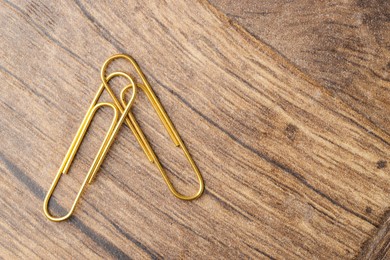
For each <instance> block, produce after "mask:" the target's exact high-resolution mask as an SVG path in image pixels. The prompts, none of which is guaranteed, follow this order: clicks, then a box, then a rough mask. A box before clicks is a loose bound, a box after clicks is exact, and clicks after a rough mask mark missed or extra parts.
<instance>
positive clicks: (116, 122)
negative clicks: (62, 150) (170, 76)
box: [43, 72, 137, 221]
mask: <svg viewBox="0 0 390 260" xmlns="http://www.w3.org/2000/svg"><path fill="white" fill-rule="evenodd" d="M116 76H122V77H125V78H127V79H128V80H129V81H130V83H131V84H130V85H131V86H132V87H133V88H134V89H133V93H132V95H131V98H130V102H129V103H128V104H127V106H126V108H125V109H124V110H123V111H119V109H118V107H117V106H116V105H115V104H114V103H108V102H101V103H98V100H99V98H100V96H101V95H102V93H103V90H104V89H106V90H108V89H110V87H109V86H108V81H109V80H111V79H112V78H113V77H116ZM130 85H129V86H130ZM110 91H111V89H110ZM136 92H137V88H136V87H135V84H134V81H133V79H132V78H131V77H130V76H129V75H127V74H126V73H123V72H114V73H112V74H110V75H109V76H108V77H107V79H104V80H103V83H102V84H101V86H100V88H99V90H98V92H97V93H96V95H95V97H94V99H93V101H92V103H91V105H90V107H89V109H88V111H87V113H86V115H85V117H84V119H83V121H82V123H81V125H80V127H79V129H78V131H77V133H76V136H75V138H74V139H73V141H72V144H71V145H70V148H69V150H68V152H67V154H66V155H65V158H64V160H63V162H62V164H61V166H60V168H59V170H58V172H57V175H56V177H55V179H54V181H53V183H52V185H51V186H50V189H49V191H48V193H47V195H46V197H45V200H44V203H43V212H44V213H45V216H46V217H47V218H48V219H50V220H52V221H63V220H65V219H67V218H69V217H70V216H71V215H72V213H73V211H74V209H75V207H76V205H77V202H78V201H79V199H80V197H81V194H82V193H83V191H84V189H85V186H86V184H87V183H91V181H92V180H93V178H94V176H95V175H96V173H97V171H98V170H99V168H100V165H101V164H102V162H103V160H104V158H105V156H106V154H107V152H108V150H109V148H110V146H111V145H112V143H113V141H114V139H115V136H116V135H117V133H118V132H119V129H120V127H121V125H122V124H123V122H124V121H125V119H126V117H127V116H126V115H127V114H128V112H129V111H130V109H131V106H132V104H133V102H134V100H135V96H136ZM105 106H106V107H111V108H112V109H113V110H114V116H113V120H112V122H111V125H110V128H109V130H108V132H107V134H106V136H105V137H104V140H103V143H102V144H101V146H100V148H99V150H98V153H97V155H96V157H95V159H94V161H93V163H92V165H91V167H90V169H89V171H88V173H87V175H86V177H85V179H84V181H83V183H82V185H81V188H80V190H79V191H78V193H77V195H76V198H75V200H74V202H73V204H72V206H71V208H70V210H69V211H68V213H67V214H66V215H65V216H62V217H55V216H53V215H52V214H51V213H50V211H49V201H50V198H51V197H52V195H53V192H54V190H55V188H56V187H57V184H58V182H59V180H60V179H61V177H62V174H66V173H68V171H69V168H70V167H71V165H72V162H73V160H74V157H75V155H76V153H77V151H78V149H79V147H80V145H81V142H82V141H83V139H84V136H85V134H86V132H87V130H88V127H89V125H90V124H91V122H92V119H93V117H94V116H95V113H96V112H97V110H98V109H100V108H102V107H105ZM119 112H121V113H122V115H121V117H120V118H119ZM118 118H119V119H118Z"/></svg>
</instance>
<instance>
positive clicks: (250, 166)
mask: <svg viewBox="0 0 390 260" xmlns="http://www.w3.org/2000/svg"><path fill="white" fill-rule="evenodd" d="M0 12H1V15H0V22H1V25H3V26H1V27H0V28H1V29H0V30H1V34H0V44H1V45H0V47H1V48H0V52H1V53H0V54H1V57H2V59H1V63H0V71H1V75H2V78H3V84H2V89H1V90H2V91H1V93H2V94H1V99H0V113H1V115H2V116H1V118H0V120H1V122H0V126H1V127H0V131H1V135H0V137H1V139H0V141H1V144H2V149H1V152H0V159H1V160H0V171H1V175H0V190H1V196H0V205H1V206H2V210H1V211H0V214H1V218H0V219H1V220H0V229H1V231H2V234H3V235H2V237H1V238H0V248H1V250H0V257H3V258H15V257H23V258H27V257H29V258H52V257H59V258H81V257H86V258H120V259H127V258H175V259H177V258H179V259H182V258H206V257H207V258H214V259H217V258H271V259H272V258H273V259H302V258H306V259H312V258H318V259H335V258H354V257H359V256H360V257H365V256H364V255H363V253H361V250H362V249H364V250H365V251H364V252H368V251H370V252H372V253H371V255H375V254H376V255H377V256H383V255H386V252H384V251H383V250H379V251H378V250H375V248H374V249H373V248H372V247H371V245H373V244H372V243H370V242H367V241H371V240H370V239H373V238H375V237H378V236H377V235H378V232H379V231H380V230H385V229H383V224H384V223H385V222H386V220H385V219H387V209H388V198H389V197H388V194H389V181H390V176H389V174H388V173H389V170H388V163H387V162H388V161H389V159H390V158H389V157H390V155H389V153H388V151H389V144H390V136H389V135H388V131H387V130H388V129H389V126H388V121H386V120H385V119H383V120H382V121H380V120H379V119H375V120H374V119H371V118H370V116H371V117H374V116H373V115H371V114H369V113H366V112H365V111H361V110H358V109H357V108H356V107H354V106H352V105H351V104H350V103H348V102H346V100H345V99H343V98H342V97H340V95H335V94H334V93H335V92H334V91H332V90H329V88H327V87H326V86H325V87H324V86H322V85H320V84H317V83H315V81H314V80H312V79H311V77H310V76H308V75H306V74H305V73H302V72H301V71H300V70H298V69H297V68H296V67H295V66H293V65H292V64H291V62H289V61H288V60H286V59H285V58H283V57H282V56H281V55H280V54H279V53H277V52H275V51H274V50H273V48H270V47H269V46H267V45H266V44H264V43H262V42H261V41H259V40H258V39H256V38H255V37H253V35H251V34H250V33H248V32H247V31H246V30H245V29H243V28H242V27H240V26H238V25H237V24H232V23H231V21H230V20H229V19H228V18H227V17H226V16H225V15H224V14H223V13H221V12H220V11H219V10H218V9H216V8H214V7H213V6H212V5H210V4H209V3H208V2H206V1H199V2H196V3H194V2H193V1H180V2H178V1H172V2H170V1H150V2H148V3H147V4H144V3H143V1H131V2H130V3H126V4H125V3H122V2H119V1H118V2H115V3H114V4H113V3H108V2H105V1H94V2H84V1H83V2H82V1H75V2H73V1H66V2H62V3H57V2H56V3H54V2H50V1H30V2H26V1H3V2H1V8H0ZM119 52H120V53H127V54H130V55H133V56H134V58H136V60H137V61H138V62H139V64H140V65H141V68H142V69H143V70H144V72H145V74H146V76H147V77H148V79H149V81H150V83H151V85H152V87H153V89H154V90H155V92H156V93H157V95H158V97H159V99H160V100H161V103H162V104H163V105H164V107H165V109H166V110H167V112H168V114H169V115H170V116H171V119H172V121H173V122H174V124H175V126H176V127H177V129H178V131H179V133H180V134H181V136H182V138H183V140H184V141H185V143H186V144H187V146H188V148H189V150H190V152H191V154H192V155H193V157H194V159H195V161H196V162H197V164H198V166H199V168H200V170H201V172H202V173H203V176H204V178H205V181H206V192H205V194H204V195H203V196H202V197H201V198H200V199H198V200H196V201H193V202H183V201H178V200H177V199H175V198H174V197H173V196H171V195H170V194H169V192H168V190H167V187H166V186H165V184H164V183H163V180H162V178H161V176H160V175H159V173H158V171H157V169H156V168H155V166H154V165H152V164H150V163H149V162H148V161H147V159H146V157H145V156H144V154H143V153H142V151H141V149H140V147H139V146H138V144H137V143H136V141H135V139H134V137H133V136H132V135H131V134H130V132H129V130H128V129H127V128H126V127H123V129H122V131H121V133H120V135H119V136H118V138H117V140H116V142H115V144H114V145H113V147H112V148H111V150H110V152H109V154H108V156H107V158H106V160H105V162H104V164H103V167H102V169H101V170H100V172H99V173H98V176H97V178H96V180H95V181H94V182H93V184H92V185H90V186H89V187H88V188H87V190H86V192H85V194H84V195H83V199H82V202H81V203H80V204H79V206H78V207H77V209H76V212H75V215H74V217H72V218H71V219H70V220H69V221H66V222H62V223H52V222H50V221H48V220H46V219H45V218H44V216H43V214H42V209H41V208H42V202H43V198H44V195H45V192H46V191H47V189H48V188H49V186H50V184H51V181H52V180H53V178H54V174H55V172H56V170H57V167H58V166H59V165H60V163H61V160H62V158H63V156H64V155H65V152H66V149H67V148H68V146H69V145H70V142H71V140H72V138H73V135H74V133H75V132H76V130H77V127H78V125H79V123H80V122H81V119H82V117H83V116H84V113H85V111H86V110H87V107H88V104H89V102H90V101H91V99H92V97H93V94H94V93H95V91H96V90H97V88H98V86H99V84H100V82H99V68H100V66H101V64H102V63H103V62H104V60H105V59H106V58H108V57H109V56H110V55H112V54H114V53H119ZM116 66H117V67H118V68H124V64H117V65H116ZM124 69H125V70H126V68H124ZM121 84H122V82H117V83H116V85H118V86H119V85H121ZM383 84H384V87H383V93H385V94H384V96H383V98H385V97H386V95H388V85H386V84H387V83H386V82H384V83H383ZM118 88H119V87H118ZM357 99H359V98H357ZM378 102H382V103H381V104H382V107H381V110H382V111H381V112H378V113H383V114H382V115H386V113H388V111H389V104H388V102H385V100H383V101H380V100H379V101H378ZM357 103H359V102H356V104H357ZM378 104H379V103H378ZM361 106H362V107H365V106H366V105H365V103H364V102H363V101H362V103H361ZM367 111H368V110H367ZM370 111H371V110H370ZM372 111H374V110H372ZM386 111H387V112H386ZM134 113H135V115H136V116H137V118H139V121H140V124H141V125H142V127H143V128H144V129H145V132H146V134H147V136H148V137H149V139H150V140H151V143H152V145H153V147H154V148H155V150H156V151H157V153H158V155H159V157H160V158H161V160H162V161H163V162H164V165H166V167H167V169H168V170H169V172H170V177H171V178H172V179H173V181H174V182H175V184H176V185H177V186H178V187H179V188H180V190H182V191H186V192H191V191H193V190H195V188H196V181H195V178H194V176H193V174H192V173H191V172H190V171H189V167H188V165H187V164H186V162H185V160H184V158H183V156H181V154H180V151H179V149H175V148H174V147H173V144H172V143H171V141H170V140H169V138H168V136H167V134H166V133H165V131H164V129H163V127H162V126H161V125H160V124H159V123H157V122H158V118H157V116H156V115H155V114H154V112H153V110H152V109H151V106H150V105H149V104H148V103H147V100H146V99H145V97H144V96H143V95H140V96H139V99H138V100H137V102H136V104H135V107H134ZM376 115H379V114H376ZM110 116H111V115H110V112H109V111H101V112H99V114H98V118H97V120H96V121H95V122H94V123H93V126H92V129H91V130H90V131H89V133H88V137H87V138H86V140H85V142H84V143H83V145H82V147H81V150H80V153H79V155H78V157H77V159H76V162H75V165H74V166H73V167H72V170H71V172H70V174H69V175H67V176H64V178H63V180H62V181H61V184H60V185H61V187H59V190H58V191H56V192H57V193H56V196H55V197H56V200H55V202H54V203H52V204H53V205H52V207H53V208H54V209H55V210H56V211H57V212H59V213H60V212H65V211H66V209H67V208H68V207H69V205H70V203H71V202H72V198H73V197H74V195H75V193H76V192H77V191H78V184H80V182H81V180H82V179H83V177H84V176H83V174H82V173H83V172H85V171H86V170H87V169H88V166H89V165H90V163H91V161H92V158H93V154H94V153H95V152H96V149H97V148H98V145H99V140H101V137H102V136H103V134H104V132H105V130H106V129H107V127H108V123H109V122H108V121H109V120H108V119H110ZM378 118H379V116H378ZM99 138H100V139H99ZM379 233H380V232H379ZM382 233H384V234H386V233H387V230H385V231H383V232H382ZM382 237H383V239H382V240H381V241H382V242H381V243H382V244H384V245H385V244H386V243H387V242H386V241H387V239H386V237H387V236H386V235H383V236H382ZM382 248H383V247H382Z"/></svg>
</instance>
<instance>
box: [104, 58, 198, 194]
mask: <svg viewBox="0 0 390 260" xmlns="http://www.w3.org/2000/svg"><path fill="white" fill-rule="evenodd" d="M116 59H125V60H127V61H129V62H130V63H131V64H132V65H133V67H134V69H135V70H136V72H137V74H138V76H139V77H140V78H141V80H142V83H143V84H137V87H139V88H140V89H142V90H143V91H144V92H145V94H146V96H147V97H148V99H149V101H150V103H151V104H152V106H153V108H154V110H155V111H156V112H157V114H158V117H159V118H160V120H161V122H162V123H163V125H164V127H165V129H166V130H167V132H168V134H169V135H170V137H171V139H172V141H173V142H174V144H175V146H178V147H180V148H181V149H182V150H183V152H184V155H185V157H186V158H187V160H188V162H189V163H190V165H191V167H192V169H193V170H194V172H195V174H196V177H197V180H198V183H199V189H198V191H197V192H196V193H195V194H193V195H190V196H188V195H183V194H181V193H179V192H178V191H177V190H176V188H175V187H174V186H173V184H172V182H171V181H170V179H169V178H168V176H167V174H166V172H165V169H164V167H163V166H162V165H161V163H160V161H159V160H158V158H157V156H156V154H155V152H154V151H153V149H152V148H151V147H150V144H149V143H148V141H147V140H146V138H145V142H144V143H143V145H145V146H147V150H149V151H150V155H151V156H152V162H154V163H155V164H156V166H157V168H158V170H159V171H160V173H161V175H162V177H163V179H164V181H165V183H166V184H167V186H168V188H169V190H170V192H171V193H172V194H173V195H174V196H175V197H177V198H179V199H182V200H193V199H196V198H198V197H200V196H201V195H202V193H203V191H204V181H203V177H202V174H201V173H200V171H199V169H198V167H197V165H196V164H195V162H194V160H193V159H192V157H191V155H190V153H189V152H188V149H187V147H186V146H185V144H184V142H183V141H182V140H181V138H180V136H179V133H178V132H177V130H176V128H175V127H174V125H173V124H172V122H171V120H170V118H169V116H168V115H167V113H166V112H165V110H164V108H163V107H162V105H161V103H160V101H159V100H158V98H157V97H156V95H155V93H154V92H153V90H152V88H151V86H150V84H149V82H148V81H147V79H146V77H145V75H144V74H143V72H142V70H141V68H140V67H139V65H138V64H137V62H136V61H135V60H134V59H133V58H132V57H131V56H129V55H125V54H117V55H114V56H112V57H110V58H109V59H107V61H106V62H105V63H104V64H103V67H102V70H101V73H102V74H101V77H102V79H103V78H104V75H105V72H106V69H107V67H108V65H109V64H110V63H111V62H112V61H114V60H116ZM130 88H132V86H131V85H129V86H127V87H126V88H124V89H122V91H121V103H122V106H124V107H125V106H126V102H125V93H126V91H127V90H129V89H130ZM128 115H129V117H130V118H131V121H132V122H136V119H135V117H134V115H133V114H132V113H131V111H130V113H129V114H128ZM134 126H135V127H136V130H137V132H138V134H139V135H140V136H143V137H144V136H145V135H144V134H143V131H142V130H141V128H140V127H139V125H138V124H137V123H134ZM141 145H142V144H141Z"/></svg>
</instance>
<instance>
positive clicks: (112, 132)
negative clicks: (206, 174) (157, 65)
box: [43, 54, 204, 221]
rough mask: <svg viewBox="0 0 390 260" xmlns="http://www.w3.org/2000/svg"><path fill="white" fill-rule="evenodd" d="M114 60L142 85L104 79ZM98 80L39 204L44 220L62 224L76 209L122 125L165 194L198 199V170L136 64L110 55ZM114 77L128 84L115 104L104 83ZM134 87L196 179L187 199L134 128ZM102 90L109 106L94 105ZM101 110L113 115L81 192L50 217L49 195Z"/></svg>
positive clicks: (128, 58)
mask: <svg viewBox="0 0 390 260" xmlns="http://www.w3.org/2000/svg"><path fill="white" fill-rule="evenodd" d="M116 59H125V60H127V61H129V62H130V63H131V64H132V65H133V67H134V69H135V70H136V72H137V74H138V76H139V77H140V78H141V80H142V84H137V85H136V84H135V83H134V81H133V79H132V77H131V76H130V75H128V74H127V73H124V72H113V73H111V74H109V75H108V76H107V77H106V70H107V67H108V65H109V64H110V63H111V62H112V61H114V60H116ZM100 76H101V80H102V84H101V86H100V88H99V90H98V92H97V93H96V95H95V97H94V99H93V101H92V103H91V105H90V107H89V109H88V111H87V113H86V115H85V117H84V119H83V121H82V123H81V125H80V127H79V129H78V131H77V133H76V136H75V138H74V139H73V141H72V143H71V145H70V147H69V150H68V152H67V153H66V155H65V158H64V160H63V162H62V164H61V166H60V168H59V170H58V172H57V175H56V177H55V179H54V181H53V183H52V185H51V187H50V189H49V191H48V193H47V195H46V197H45V200H44V203H43V212H44V214H45V216H46V217H47V218H48V219H50V220H52V221H63V220H65V219H67V218H69V217H70V216H71V215H72V213H73V212H74V210H75V207H76V205H77V203H78V201H79V199H80V197H81V194H82V193H83V191H84V189H85V187H86V184H87V183H91V182H92V180H93V179H94V177H95V175H96V173H97V172H98V170H99V168H100V166H101V164H102V163H103V160H104V158H105V156H106V154H107V152H108V150H109V148H110V146H111V145H112V143H113V141H114V139H115V137H116V135H117V134H118V132H119V129H120V127H121V126H122V124H123V123H124V122H126V124H127V125H128V126H129V128H130V129H131V131H132V132H133V134H134V136H135V138H136V140H137V141H138V142H139V144H140V146H141V148H142V149H143V151H144V153H145V155H146V156H147V158H148V159H149V161H150V162H152V163H155V164H156V166H157V168H158V170H159V171H160V173H161V175H162V177H163V179H164V181H165V182H166V184H167V185H168V188H169V190H170V191H171V193H172V194H173V195H174V196H175V197H177V198H179V199H182V200H193V199H196V198H198V197H199V196H200V195H202V193H203V191H204V182H203V178H202V175H201V173H200V172H199V169H198V167H197V166H196V164H195V162H194V160H193V159H192V157H191V155H190V153H189V152H188V150H187V148H186V146H185V144H184V143H183V141H182V140H181V138H180V136H179V134H178V132H177V130H176V129H175V127H174V126H173V124H172V122H171V120H170V119H169V117H168V115H167V113H166V112H165V110H164V109H163V107H162V105H161V103H160V102H159V100H158V99H157V97H156V95H155V94H154V92H153V90H152V88H151V87H150V85H149V82H148V81H147V79H146V77H145V75H144V74H143V72H142V70H141V69H140V67H139V66H138V64H137V63H136V61H135V60H134V59H133V58H132V57H130V56H128V55H125V54H117V55H114V56H112V57H110V58H109V59H107V60H106V61H105V62H104V64H103V66H102V68H101V71H100ZM114 77H125V78H127V79H128V80H129V81H130V84H129V85H127V86H126V87H125V88H123V89H122V91H121V94H120V101H118V99H117V98H116V96H115V94H114V92H113V91H112V89H111V88H110V86H109V85H108V82H109V81H110V80H111V79H112V78H114ZM138 87H139V88H141V89H142V90H143V91H144V92H145V94H146V96H147V97H148V99H149V101H150V103H151V104H152V106H153V108H154V110H155V111H156V112H157V115H158V116H159V118H160V120H161V122H162V123H163V125H164V126H165V128H166V130H167V132H168V134H169V135H170V137H171V139H172V140H173V142H174V144H175V145H176V146H179V147H181V149H182V150H183V152H184V155H185V157H186V158H187V160H188V162H189V163H190V165H191V167H192V169H193V170H194V172H195V174H196V177H197V179H198V182H199V189H198V191H197V192H196V193H195V194H193V195H189V196H188V195H183V194H181V193H179V192H178V191H177V190H176V189H175V187H174V186H173V184H172V182H171V181H170V180H169V178H168V176H167V174H166V172H165V170H164V168H163V167H162V165H161V163H160V161H159V160H158V158H157V156H156V154H155V152H154V151H153V149H152V148H151V146H150V144H149V142H148V140H147V138H146V137H145V135H144V133H143V131H142V129H141V127H140V126H139V125H138V123H137V120H136V118H135V117H134V115H133V113H131V107H132V105H133V103H134V100H135V97H136V93H137V89H138ZM131 88H132V89H133V92H132V95H131V98H130V101H129V102H128V103H127V102H126V101H125V93H126V91H128V90H129V89H131ZM104 90H106V91H107V92H108V94H109V95H110V97H111V98H112V100H113V102H112V103H109V102H100V103H98V101H99V99H100V97H101V95H102V93H103V91H104ZM103 107H110V108H112V109H113V111H114V115H113V119H112V122H111V125H110V128H109V129H108V132H107V133H106V135H105V137H104V140H103V143H102V144H101V146H100V148H99V150H98V152H97V155H96V157H95V158H94V160H93V163H92V165H91V167H90V169H89V171H88V173H87V175H86V177H85V179H84V181H83V183H82V184H81V188H80V190H79V191H78V193H77V195H76V198H75V200H74V201H73V204H72V206H71V208H70V210H69V211H68V213H67V214H66V215H64V216H60V217H56V216H53V215H52V214H51V213H50V211H49V202H50V199H51V197H52V195H53V192H54V190H55V189H56V187H57V185H58V182H59V180H60V179H61V177H62V174H66V173H68V171H69V169H70V167H71V165H72V163H73V160H74V157H75V155H76V153H77V151H78V149H79V147H80V145H81V143H82V141H83V139H84V137H85V134H86V132H87V130H88V128H89V126H90V124H91V122H92V120H93V118H94V116H95V114H96V112H97V111H98V110H99V109H100V108H103ZM119 115H120V116H119Z"/></svg>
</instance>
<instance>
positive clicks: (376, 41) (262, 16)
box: [210, 0, 390, 259]
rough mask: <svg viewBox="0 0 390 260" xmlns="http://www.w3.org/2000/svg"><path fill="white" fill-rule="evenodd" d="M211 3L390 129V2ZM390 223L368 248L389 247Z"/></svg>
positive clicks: (222, 0) (381, 165)
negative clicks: (388, 233)
mask: <svg viewBox="0 0 390 260" xmlns="http://www.w3.org/2000/svg"><path fill="white" fill-rule="evenodd" d="M210 2H211V3H212V4H213V5H214V6H215V7H216V8H218V9H220V10H221V11H222V12H224V13H226V14H227V16H228V17H229V19H231V21H230V22H231V23H236V24H238V25H239V26H243V27H245V29H246V30H248V32H249V33H251V35H252V36H253V37H256V38H257V39H260V40H262V41H263V42H265V44H268V45H269V46H272V47H273V48H274V49H275V50H277V51H278V53H279V54H281V55H282V56H284V57H285V58H287V59H288V60H289V61H290V62H292V63H294V64H296V65H297V67H299V68H300V70H301V71H304V72H305V73H306V74H308V75H310V76H311V77H312V78H314V79H315V80H316V81H317V82H319V83H320V84H321V85H323V86H324V87H326V88H327V89H328V90H329V91H330V92H331V93H332V95H336V96H337V97H338V98H340V99H341V100H342V101H343V102H345V103H346V104H347V105H348V106H350V108H351V109H354V110H355V111H357V112H358V113H360V114H361V115H362V116H365V117H366V118H367V119H368V120H370V121H371V122H373V123H374V124H375V125H377V126H378V127H379V128H381V129H382V130H383V131H385V132H387V133H388V132H389V130H390V123H389V116H388V114H389V111H388V109H386V107H388V103H389V100H390V94H389V93H390V92H389V86H390V83H389V82H390V78H389V69H390V67H389V50H390V49H389V42H390V33H389V31H388V30H387V27H388V25H389V16H390V3H389V2H388V1H355V0H351V1H349V0H348V1H344V0H343V1H332V2H321V1H317V2H313V1H306V0H300V1H294V2H291V1H278V2H275V1H266V0H264V1H252V0H246V1H240V2H237V1H229V0H211V1H210ZM275 21H277V22H275ZM384 108H385V109H384ZM377 166H378V168H384V167H386V166H387V162H386V161H381V160H380V161H378V162H377ZM388 223H389V221H388V219H387V218H384V219H383V222H382V224H381V227H380V228H379V229H378V231H377V233H376V234H377V235H374V236H373V237H372V238H371V239H370V240H369V241H367V243H366V244H367V246H366V247H364V248H365V249H366V248H371V249H374V248H375V250H374V251H379V252H380V251H382V252H383V251H384V252H386V251H388V250H387V248H386V243H384V244H383V245H381V243H383V242H384V241H383V239H384V238H385V237H386V235H387V232H384V231H383V230H388V229H389V227H388ZM385 240H386V239H385ZM379 241H381V242H379ZM371 243H373V244H371ZM376 243H379V244H378V245H377V244H376ZM382 246H383V248H382ZM368 252H371V251H370V250H369V251H367V252H366V253H368ZM366 253H365V252H364V250H363V252H362V255H364V256H365V258H367V259H377V258H380V256H378V255H375V256H370V254H366ZM384 258H386V257H384Z"/></svg>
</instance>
